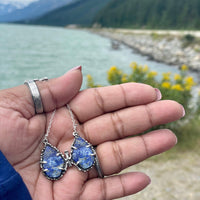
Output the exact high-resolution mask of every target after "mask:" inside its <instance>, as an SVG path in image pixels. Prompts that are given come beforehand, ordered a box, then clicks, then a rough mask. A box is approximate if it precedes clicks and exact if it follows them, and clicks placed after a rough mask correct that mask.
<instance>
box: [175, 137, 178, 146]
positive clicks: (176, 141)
mask: <svg viewBox="0 0 200 200" xmlns="http://www.w3.org/2000/svg"><path fill="white" fill-rule="evenodd" d="M177 143H178V138H177V137H176V140H175V145H176V144H177Z"/></svg>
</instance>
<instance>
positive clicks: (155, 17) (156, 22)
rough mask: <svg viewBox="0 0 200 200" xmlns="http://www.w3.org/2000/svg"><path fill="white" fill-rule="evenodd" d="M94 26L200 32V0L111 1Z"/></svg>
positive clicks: (99, 14)
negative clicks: (197, 30) (194, 30)
mask: <svg viewBox="0 0 200 200" xmlns="http://www.w3.org/2000/svg"><path fill="white" fill-rule="evenodd" d="M93 23H98V24H100V25H102V26H103V27H123V28H153V29H200V1H199V0H112V1H111V2H110V3H109V4H108V5H107V6H106V7H105V8H104V9H103V10H101V11H100V12H99V13H98V14H97V16H96V17H95V19H94V21H93Z"/></svg>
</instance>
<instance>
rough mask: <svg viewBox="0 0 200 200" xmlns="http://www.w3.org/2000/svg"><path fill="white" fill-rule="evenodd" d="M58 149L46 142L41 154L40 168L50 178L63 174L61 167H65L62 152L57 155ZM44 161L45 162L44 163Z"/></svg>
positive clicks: (56, 177)
mask: <svg viewBox="0 0 200 200" xmlns="http://www.w3.org/2000/svg"><path fill="white" fill-rule="evenodd" d="M57 153H59V151H58V150H57V149H56V148H55V147H52V146H51V145H49V144H47V145H46V146H45V149H44V151H43V155H42V162H43V164H42V168H43V172H44V174H45V175H46V176H47V177H49V178H50V179H55V180H56V179H58V178H59V177H61V175H62V174H63V169H59V168H65V159H64V157H63V156H62V154H60V155H57ZM45 162H46V163H45Z"/></svg>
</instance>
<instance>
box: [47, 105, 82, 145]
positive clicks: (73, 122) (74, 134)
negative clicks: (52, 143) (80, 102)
mask: <svg viewBox="0 0 200 200" xmlns="http://www.w3.org/2000/svg"><path fill="white" fill-rule="evenodd" d="M67 109H68V111H69V114H70V117H71V120H72V125H73V136H78V132H77V126H78V125H77V123H76V121H75V119H74V114H73V112H72V110H71V108H70V106H69V104H67ZM55 113H56V109H55V110H54V111H53V112H52V115H51V118H50V120H49V125H48V127H47V131H46V133H45V135H44V140H43V142H44V143H47V142H48V136H49V133H50V130H51V126H52V123H53V119H54V116H55Z"/></svg>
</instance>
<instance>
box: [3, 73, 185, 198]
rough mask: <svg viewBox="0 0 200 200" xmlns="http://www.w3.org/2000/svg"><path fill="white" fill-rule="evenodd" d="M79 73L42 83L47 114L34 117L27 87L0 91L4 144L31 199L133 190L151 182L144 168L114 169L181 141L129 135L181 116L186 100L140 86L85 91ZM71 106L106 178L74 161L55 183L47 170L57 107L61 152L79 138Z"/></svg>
mask: <svg viewBox="0 0 200 200" xmlns="http://www.w3.org/2000/svg"><path fill="white" fill-rule="evenodd" d="M81 78H82V77H81V72H80V70H72V71H70V72H68V73H67V74H65V75H64V76H62V77H60V78H57V79H52V80H49V81H47V82H37V84H38V87H39V89H40V92H41V96H42V101H43V105H44V110H45V112H46V114H39V115H35V111H34V107H33V103H32V99H31V95H30V91H29V90H28V88H27V86H25V85H22V86H19V87H16V88H13V89H8V90H2V91H1V92H0V130H1V131H0V149H1V151H2V152H3V153H4V155H5V156H6V157H7V159H8V160H9V162H10V163H11V164H12V165H13V166H14V168H15V169H16V170H17V171H18V172H19V173H20V175H21V176H22V178H23V180H24V182H25V184H26V186H27V187H28V189H29V192H30V194H31V196H32V198H33V199H36V200H40V199H41V200H44V199H48V200H51V199H52V200H53V199H54V200H66V199H69V200H71V199H74V200H77V199H87V200H89V199H96V200H98V199H102V200H104V199H113V198H119V197H122V196H126V195H130V194H134V193H136V192H138V191H140V190H142V189H143V188H144V187H146V186H147V185H148V184H149V183H150V179H149V178H148V176H146V175H145V174H143V173H139V172H132V173H127V174H123V175H114V174H116V173H118V172H120V171H121V170H123V169H125V168H127V167H129V166H131V165H133V164H136V163H138V162H140V161H142V160H144V159H146V158H148V157H150V156H152V155H155V154H159V153H161V152H163V151H166V150H168V149H169V148H171V147H172V146H174V145H175V143H176V137H175V135H174V134H173V133H172V132H171V131H169V130H156V131H152V132H149V133H147V134H145V135H142V136H136V137H130V136H132V135H138V134H139V133H142V132H144V131H145V130H148V129H149V128H151V127H152V126H155V125H158V124H165V123H168V122H170V121H174V120H177V119H179V118H181V117H182V116H183V108H182V106H181V105H180V104H178V103H176V102H174V101H157V100H158V97H159V94H158V91H157V90H156V89H154V88H152V87H150V86H148V85H144V84H137V83H127V84H123V85H116V86H109V87H102V88H98V89H87V90H84V91H81V92H79V89H80V86H81ZM66 103H69V104H70V106H71V109H72V110H73V113H74V115H75V117H76V120H77V122H78V123H79V125H78V132H79V134H80V135H81V136H82V137H83V138H85V139H86V140H87V141H89V142H90V143H91V144H92V145H94V146H97V149H96V152H97V155H98V157H99V161H100V163H101V167H102V171H103V172H104V174H105V176H106V178H104V179H100V178H98V174H97V171H96V170H95V168H93V169H91V170H90V171H89V172H87V173H84V172H81V171H79V170H78V169H77V168H76V167H75V166H73V167H70V168H68V169H67V171H66V173H65V174H64V176H63V177H62V178H61V179H60V180H57V181H50V180H48V179H47V178H46V177H44V175H43V174H42V173H41V169H40V166H39V160H40V153H41V150H42V148H43V143H42V140H43V137H44V134H45V131H46V128H47V126H48V123H49V119H50V117H51V113H52V111H53V110H54V109H55V108H56V109H57V111H56V114H55V117H54V120H53V123H52V128H51V131H50V134H49V137H48V139H49V142H50V143H51V144H52V145H54V146H56V147H57V148H58V149H59V150H60V151H61V152H64V151H65V150H68V151H70V148H71V145H72V143H73V139H74V137H73V135H72V132H73V127H72V120H71V117H70V115H69V112H68V110H67V108H66ZM110 175H113V176H110Z"/></svg>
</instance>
